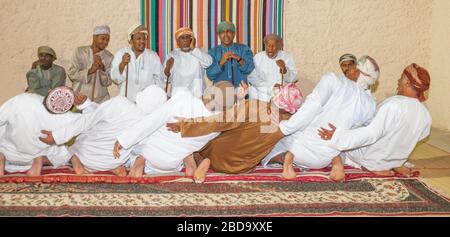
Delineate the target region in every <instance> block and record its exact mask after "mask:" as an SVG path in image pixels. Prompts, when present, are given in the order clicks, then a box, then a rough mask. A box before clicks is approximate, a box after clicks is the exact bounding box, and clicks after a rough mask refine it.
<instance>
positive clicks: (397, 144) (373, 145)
mask: <svg viewBox="0 0 450 237" xmlns="http://www.w3.org/2000/svg"><path fill="white" fill-rule="evenodd" d="M430 80H431V78H430V75H429V73H428V71H427V70H426V69H425V68H423V67H421V66H419V65H417V64H415V63H413V64H411V65H409V66H408V67H406V68H405V69H404V70H403V73H402V75H401V77H400V79H399V80H398V88H397V95H395V96H392V97H390V98H387V99H386V100H384V101H383V102H382V103H381V104H379V105H378V109H377V113H376V115H375V117H374V118H373V120H372V121H371V123H370V124H369V125H367V126H366V127H361V128H356V129H345V128H342V127H341V126H334V125H333V124H329V126H330V127H331V130H329V129H324V128H321V129H319V135H320V137H321V138H322V139H323V140H330V141H329V142H327V145H330V146H332V147H334V148H336V149H338V150H341V151H344V152H343V153H341V154H340V155H339V156H337V157H336V158H334V159H333V172H334V174H333V175H334V177H335V181H344V179H345V173H344V163H345V164H348V165H351V166H354V167H357V168H363V169H365V170H368V171H370V172H372V173H374V174H376V175H381V176H388V175H393V174H394V172H397V173H400V174H401V175H403V176H406V177H409V176H411V175H412V172H411V169H409V168H408V167H406V166H405V163H406V161H407V160H408V157H409V155H410V154H411V152H412V151H413V150H414V147H415V146H416V144H417V142H419V141H420V140H422V139H424V138H426V137H427V136H428V135H429V134H430V129H431V115H430V113H429V111H428V109H427V108H426V106H425V105H424V104H423V102H424V101H425V96H424V92H425V91H427V90H428V88H429V87H430ZM336 127H338V128H336Z"/></svg>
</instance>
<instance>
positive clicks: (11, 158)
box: [0, 87, 81, 176]
mask: <svg viewBox="0 0 450 237" xmlns="http://www.w3.org/2000/svg"><path fill="white" fill-rule="evenodd" d="M74 102H75V104H76V105H80V104H81V101H80V100H79V99H78V98H77V97H75V95H74V94H73V91H72V89H70V88H68V87H57V88H55V89H53V90H52V91H50V92H49V95H48V96H47V97H46V98H44V97H42V96H40V95H37V94H31V93H23V94H19V95H17V96H15V97H13V98H11V99H9V100H8V101H6V102H5V103H4V104H3V105H2V106H1V107H0V126H1V127H3V129H2V130H3V132H2V133H3V134H1V136H0V176H3V175H4V171H5V170H6V171H8V172H23V171H27V175H29V176H37V175H40V173H41V169H42V166H43V165H44V164H50V165H52V166H53V167H59V166H62V165H65V164H66V163H67V162H68V161H69V160H70V156H71V155H70V152H69V151H68V150H67V149H66V147H65V146H54V145H52V146H49V145H47V144H44V143H42V142H40V141H39V139H38V138H39V136H40V135H41V133H40V131H41V130H42V129H52V130H56V129H59V128H63V127H67V126H69V125H70V124H72V123H73V122H74V121H75V120H76V119H77V118H78V117H79V116H80V114H76V113H72V112H70V111H69V110H70V108H71V107H72V106H73V104H74Z"/></svg>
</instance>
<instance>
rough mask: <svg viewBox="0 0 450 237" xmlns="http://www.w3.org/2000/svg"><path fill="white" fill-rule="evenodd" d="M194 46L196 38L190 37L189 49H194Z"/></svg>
mask: <svg viewBox="0 0 450 237" xmlns="http://www.w3.org/2000/svg"><path fill="white" fill-rule="evenodd" d="M195 46H197V40H196V39H195V37H192V40H191V45H190V48H191V50H194V49H195Z"/></svg>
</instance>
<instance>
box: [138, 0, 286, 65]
mask: <svg viewBox="0 0 450 237" xmlns="http://www.w3.org/2000/svg"><path fill="white" fill-rule="evenodd" d="M141 14H142V15H141V20H142V24H143V25H145V26H146V27H147V28H148V29H149V31H150V35H149V37H148V47H149V48H151V49H153V50H154V51H155V52H157V53H158V55H159V56H160V58H161V60H164V58H165V56H166V55H167V53H169V52H170V51H172V50H173V49H175V48H176V41H175V40H174V33H175V31H176V30H177V29H179V28H181V27H190V28H191V29H192V30H193V31H194V33H195V34H196V38H197V47H200V48H203V49H205V50H208V49H210V48H213V47H215V46H217V45H218V44H220V40H219V38H218V35H217V33H216V27H217V24H218V23H220V22H221V21H225V20H226V21H232V22H233V23H234V24H235V25H236V39H235V42H239V43H242V44H246V45H248V46H250V48H251V49H252V50H253V53H255V54H256V53H258V52H261V51H262V50H264V44H263V38H264V36H265V35H267V34H269V33H275V34H278V35H279V36H281V37H283V36H284V0H141Z"/></svg>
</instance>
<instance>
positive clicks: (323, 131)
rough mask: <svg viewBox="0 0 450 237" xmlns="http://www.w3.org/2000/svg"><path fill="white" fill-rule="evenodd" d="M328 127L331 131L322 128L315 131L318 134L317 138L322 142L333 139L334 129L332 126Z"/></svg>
mask: <svg viewBox="0 0 450 237" xmlns="http://www.w3.org/2000/svg"><path fill="white" fill-rule="evenodd" d="M328 126H330V128H331V130H328V129H325V128H322V127H320V129H318V130H317V131H318V132H319V136H320V137H321V138H322V139H323V140H331V138H333V135H334V132H335V131H336V127H335V126H334V125H333V124H331V123H329V124H328Z"/></svg>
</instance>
